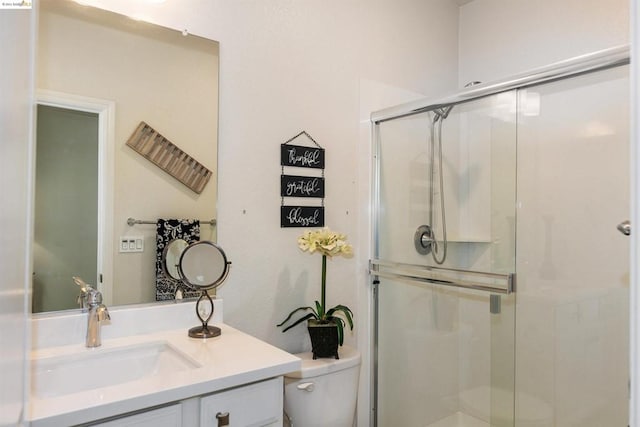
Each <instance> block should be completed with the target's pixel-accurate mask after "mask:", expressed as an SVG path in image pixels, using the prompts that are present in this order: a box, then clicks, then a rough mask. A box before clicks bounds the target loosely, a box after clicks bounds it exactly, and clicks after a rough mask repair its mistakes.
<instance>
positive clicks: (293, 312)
mask: <svg viewBox="0 0 640 427" xmlns="http://www.w3.org/2000/svg"><path fill="white" fill-rule="evenodd" d="M306 310H311V311H313V308H312V307H298V308H296V309H295V310H293V311H292V312H291V313H289V315H288V316H287V318H286V319H284V320H283V321H282V323H279V324H278V325H277V326H282V325H284V324H285V323H287V322H288V321H289V319H291V318H292V317H293V315H294V314H296V313H297V312H299V311H306Z"/></svg>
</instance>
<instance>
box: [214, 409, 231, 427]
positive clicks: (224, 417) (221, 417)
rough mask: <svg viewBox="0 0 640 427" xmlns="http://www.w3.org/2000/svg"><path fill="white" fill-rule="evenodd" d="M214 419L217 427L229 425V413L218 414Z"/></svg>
mask: <svg viewBox="0 0 640 427" xmlns="http://www.w3.org/2000/svg"><path fill="white" fill-rule="evenodd" d="M216 418H217V419H218V427H224V426H228V425H229V413H228V412H218V413H217V414H216Z"/></svg>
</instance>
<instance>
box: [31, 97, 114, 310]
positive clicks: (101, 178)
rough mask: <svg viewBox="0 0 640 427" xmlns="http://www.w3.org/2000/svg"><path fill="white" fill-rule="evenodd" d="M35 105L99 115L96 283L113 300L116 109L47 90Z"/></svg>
mask: <svg viewBox="0 0 640 427" xmlns="http://www.w3.org/2000/svg"><path fill="white" fill-rule="evenodd" d="M36 104H38V105H46V106H50V107H57V108H66V109H68V110H76V111H84V112H89V113H94V114H97V115H98V248H97V250H98V259H97V271H98V277H97V278H96V284H97V287H98V290H99V291H100V292H101V293H102V296H103V301H104V303H105V304H107V305H111V304H112V302H113V180H114V178H115V177H114V166H113V151H114V141H115V112H116V104H115V102H113V101H109V100H104V99H97V98H88V97H86V96H79V95H72V94H68V93H62V92H54V91H50V90H38V91H37V93H36Z"/></svg>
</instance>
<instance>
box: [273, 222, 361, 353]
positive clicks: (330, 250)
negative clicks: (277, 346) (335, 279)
mask: <svg viewBox="0 0 640 427" xmlns="http://www.w3.org/2000/svg"><path fill="white" fill-rule="evenodd" d="M298 247H299V248H300V250H302V251H303V252H309V253H310V254H313V253H319V254H320V255H322V288H321V294H320V301H315V307H311V306H306V307H298V308H296V309H295V310H293V311H292V312H291V313H289V316H287V318H286V319H284V321H283V322H282V323H280V324H278V326H279V327H280V326H284V325H285V324H286V323H287V322H289V321H290V320H291V319H292V318H293V316H294V315H295V314H296V313H298V312H301V311H302V312H309V313H307V314H305V315H304V316H302V317H300V318H298V319H297V320H295V321H294V322H293V323H291V324H290V325H289V326H287V327H285V328H284V329H283V330H282V332H287V331H288V330H289V329H291V328H293V327H294V326H296V325H298V324H300V323H302V322H304V321H306V320H309V319H316V320H317V321H318V322H319V323H321V324H322V323H324V324H326V323H335V324H336V325H337V327H338V342H339V344H340V345H342V343H343V342H344V327H345V326H346V324H345V320H346V322H347V324H348V325H349V328H350V329H353V313H352V312H351V309H349V307H347V306H344V305H341V304H339V305H336V306H335V307H332V308H330V309H328V310H327V309H326V307H327V306H326V296H327V257H329V258H333V257H334V256H344V257H351V256H352V255H353V248H352V247H351V245H350V244H348V243H347V236H345V235H344V234H341V233H336V232H334V231H331V230H330V229H329V228H328V227H324V228H322V229H320V230H315V231H305V232H304V233H303V234H302V236H300V237H299V238H298ZM338 315H341V316H344V319H343V318H342V317H339V316H338Z"/></svg>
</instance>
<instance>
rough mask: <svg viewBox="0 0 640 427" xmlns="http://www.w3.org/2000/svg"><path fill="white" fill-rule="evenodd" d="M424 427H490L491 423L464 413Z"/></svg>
mask: <svg viewBox="0 0 640 427" xmlns="http://www.w3.org/2000/svg"><path fill="white" fill-rule="evenodd" d="M424 427H490V426H489V423H487V422H486V421H483V420H481V419H479V418H476V417H473V416H471V415H469V414H465V413H464V412H460V411H458V412H456V413H454V414H451V415H449V416H448V417H446V418H443V419H441V420H439V421H436V422H435V423H432V424H427V425H426V426H424Z"/></svg>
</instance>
